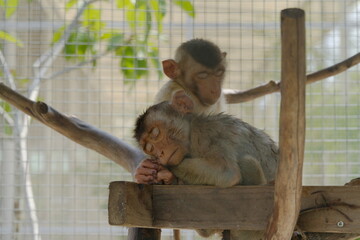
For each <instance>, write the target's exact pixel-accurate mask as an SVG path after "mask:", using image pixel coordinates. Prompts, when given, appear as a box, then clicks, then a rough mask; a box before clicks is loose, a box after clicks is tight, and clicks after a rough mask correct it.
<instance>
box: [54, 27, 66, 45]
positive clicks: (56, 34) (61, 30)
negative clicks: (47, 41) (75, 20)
mask: <svg viewBox="0 0 360 240" xmlns="http://www.w3.org/2000/svg"><path fill="white" fill-rule="evenodd" d="M65 27H66V26H65V25H64V26H62V27H60V28H59V29H58V30H56V32H54V34H53V39H52V41H51V42H52V43H56V42H57V41H59V40H60V39H61V37H62V36H63V35H64V30H65Z"/></svg>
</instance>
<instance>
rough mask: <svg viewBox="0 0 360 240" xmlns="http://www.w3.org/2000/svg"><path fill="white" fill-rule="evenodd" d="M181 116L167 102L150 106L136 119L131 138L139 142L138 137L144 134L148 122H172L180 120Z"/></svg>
mask: <svg viewBox="0 0 360 240" xmlns="http://www.w3.org/2000/svg"><path fill="white" fill-rule="evenodd" d="M183 116H184V115H183V114H182V113H180V112H178V111H176V110H175V109H174V108H173V107H172V106H171V105H170V103H169V102H168V101H165V102H161V103H158V104H155V105H153V106H150V107H149V108H148V109H146V111H145V112H144V113H143V114H141V115H140V116H139V117H138V118H137V119H136V123H135V129H134V135H133V137H134V138H135V139H136V140H137V142H139V141H140V137H141V136H142V135H143V134H144V133H145V131H146V126H147V124H148V123H149V120H150V122H155V121H163V122H172V121H173V120H176V119H179V118H182V117H183Z"/></svg>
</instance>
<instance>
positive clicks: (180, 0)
mask: <svg viewBox="0 0 360 240" xmlns="http://www.w3.org/2000/svg"><path fill="white" fill-rule="evenodd" d="M173 3H174V4H175V5H177V6H179V7H180V8H181V9H182V10H184V11H185V12H186V13H187V14H188V15H189V16H190V17H193V18H194V17H195V9H194V6H193V5H192V3H191V2H190V1H185V0H177V1H173Z"/></svg>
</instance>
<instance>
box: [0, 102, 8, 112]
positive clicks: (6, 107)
mask: <svg viewBox="0 0 360 240" xmlns="http://www.w3.org/2000/svg"><path fill="white" fill-rule="evenodd" d="M0 106H1V107H2V109H4V111H5V112H7V113H9V112H11V105H10V104H9V103H7V102H3V101H1V102H0Z"/></svg>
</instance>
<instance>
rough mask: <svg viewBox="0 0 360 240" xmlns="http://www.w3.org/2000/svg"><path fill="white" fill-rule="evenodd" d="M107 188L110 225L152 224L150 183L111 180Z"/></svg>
mask: <svg viewBox="0 0 360 240" xmlns="http://www.w3.org/2000/svg"><path fill="white" fill-rule="evenodd" d="M109 189H110V192H109V204H108V211H109V214H108V216H109V223H110V225H126V226H129V227H131V226H139V225H140V226H152V225H153V219H152V185H141V184H134V183H132V182H112V183H110V186H109Z"/></svg>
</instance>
